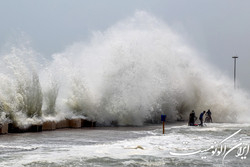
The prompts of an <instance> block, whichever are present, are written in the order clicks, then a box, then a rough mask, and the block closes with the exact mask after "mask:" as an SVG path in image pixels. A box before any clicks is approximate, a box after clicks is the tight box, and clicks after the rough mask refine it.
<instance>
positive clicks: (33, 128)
mask: <svg viewBox="0 0 250 167" xmlns="http://www.w3.org/2000/svg"><path fill="white" fill-rule="evenodd" d="M42 130H43V125H31V126H30V127H29V128H28V129H27V132H41V131H42Z"/></svg>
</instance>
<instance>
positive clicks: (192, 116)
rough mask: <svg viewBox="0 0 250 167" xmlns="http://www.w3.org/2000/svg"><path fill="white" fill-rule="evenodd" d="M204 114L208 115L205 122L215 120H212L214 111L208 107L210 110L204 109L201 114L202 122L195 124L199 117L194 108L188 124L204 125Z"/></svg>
mask: <svg viewBox="0 0 250 167" xmlns="http://www.w3.org/2000/svg"><path fill="white" fill-rule="evenodd" d="M204 115H206V119H205V122H213V120H212V113H211V111H210V109H208V111H207V112H206V111H203V112H202V113H201V114H200V116H199V120H200V124H195V121H196V120H197V117H196V115H195V112H194V110H192V112H191V113H190V115H189V121H188V125H189V126H198V125H199V126H203V122H204V121H203V117H204Z"/></svg>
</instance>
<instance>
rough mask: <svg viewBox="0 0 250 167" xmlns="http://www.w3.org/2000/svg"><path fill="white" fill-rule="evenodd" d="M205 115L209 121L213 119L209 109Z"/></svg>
mask: <svg viewBox="0 0 250 167" xmlns="http://www.w3.org/2000/svg"><path fill="white" fill-rule="evenodd" d="M207 116H208V118H209V119H210V122H213V120H212V113H211V111H210V109H208V110H207Z"/></svg>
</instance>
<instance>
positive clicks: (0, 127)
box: [0, 123, 9, 134]
mask: <svg viewBox="0 0 250 167" xmlns="http://www.w3.org/2000/svg"><path fill="white" fill-rule="evenodd" d="M8 129H9V127H8V123H3V124H0V134H7V133H8Z"/></svg>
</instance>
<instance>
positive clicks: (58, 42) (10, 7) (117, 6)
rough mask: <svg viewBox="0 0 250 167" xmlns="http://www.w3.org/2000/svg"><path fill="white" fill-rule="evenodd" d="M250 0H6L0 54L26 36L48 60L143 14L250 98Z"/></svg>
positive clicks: (0, 7)
mask: <svg viewBox="0 0 250 167" xmlns="http://www.w3.org/2000/svg"><path fill="white" fill-rule="evenodd" d="M249 9H250V1H249V0H126V1H121V0H105V1H104V0H74V1H72V0H35V1H34V0H19V1H14V0H5V1H4V0H1V1H0V49H2V48H3V47H4V46H5V45H6V43H8V42H11V41H13V40H15V39H17V38H19V37H20V36H22V35H23V34H24V35H25V36H26V37H28V38H29V39H30V40H31V43H32V47H33V48H34V49H35V50H36V51H37V52H39V53H41V54H42V55H44V56H45V57H50V56H51V55H52V54H53V53H57V52H61V51H63V50H64V49H65V48H66V47H67V46H70V45H72V44H73V43H75V42H80V41H87V40H88V39H89V38H90V37H91V34H92V32H93V31H105V30H106V29H107V28H108V27H110V26H112V25H114V24H115V23H117V22H119V21H120V20H122V19H125V18H127V17H131V16H133V15H134V13H135V12H136V11H138V10H143V11H146V12H149V13H150V14H152V15H153V16H155V17H157V18H160V19H161V20H163V21H164V22H165V23H166V24H168V25H169V26H170V27H171V28H173V29H175V30H176V31H177V32H178V33H179V34H181V36H183V37H184V38H186V39H187V40H188V41H189V44H190V45H191V46H192V47H193V48H195V49H196V50H198V51H199V53H201V56H202V57H203V58H204V59H205V60H206V61H208V62H209V63H210V64H212V65H213V66H214V67H215V68H218V69H220V70H221V71H222V72H223V73H225V75H227V76H229V77H230V78H233V59H232V56H235V55H237V56H239V59H238V60H237V80H238V82H239V85H238V87H240V88H243V89H245V90H246V91H248V92H249V93H250V77H249V76H250V72H249V71H250V66H249V65H250V10H249Z"/></svg>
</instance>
